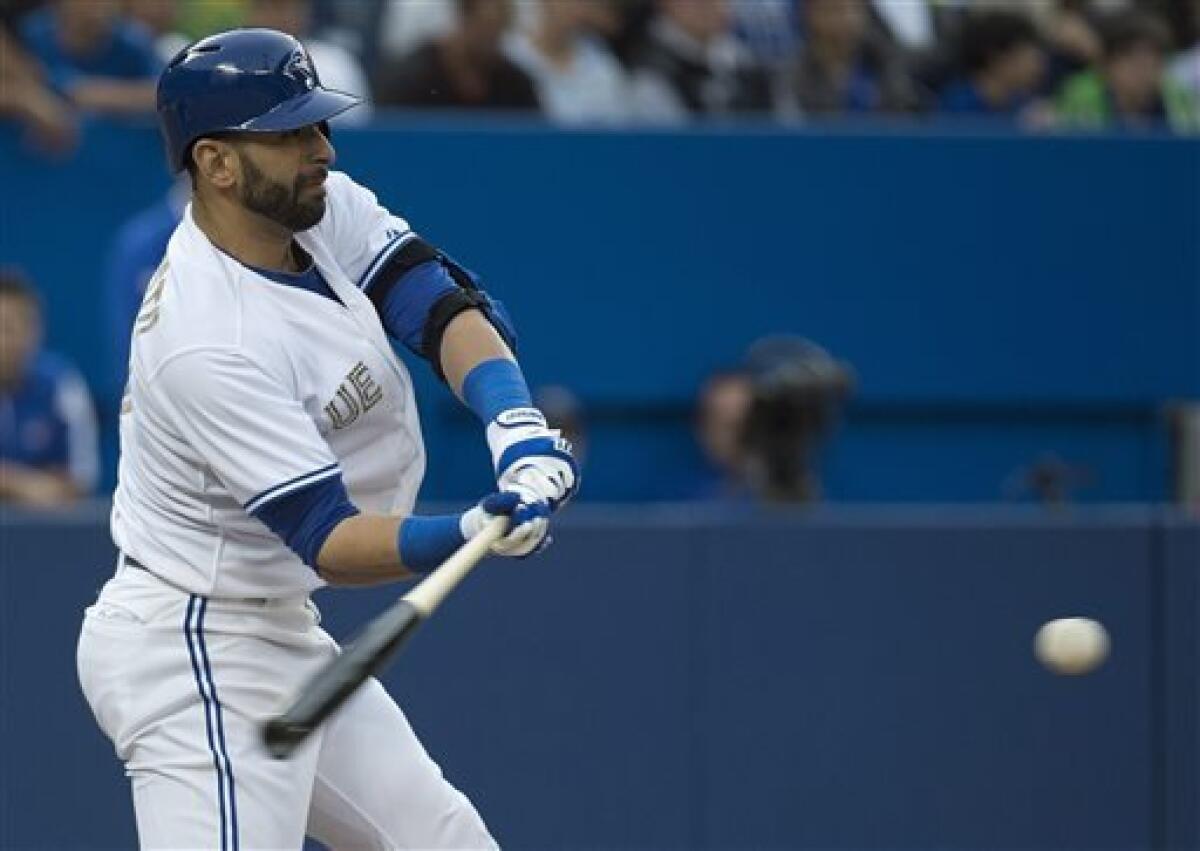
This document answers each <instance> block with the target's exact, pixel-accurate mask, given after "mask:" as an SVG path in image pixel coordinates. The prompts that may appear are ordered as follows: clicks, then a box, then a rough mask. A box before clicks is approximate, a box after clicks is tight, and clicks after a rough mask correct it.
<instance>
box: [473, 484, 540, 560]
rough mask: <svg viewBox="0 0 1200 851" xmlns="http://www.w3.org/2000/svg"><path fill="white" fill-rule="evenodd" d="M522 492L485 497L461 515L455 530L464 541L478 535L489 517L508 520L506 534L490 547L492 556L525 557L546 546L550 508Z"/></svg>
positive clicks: (527, 493)
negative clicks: (458, 530)
mask: <svg viewBox="0 0 1200 851" xmlns="http://www.w3.org/2000/svg"><path fill="white" fill-rule="evenodd" d="M522 490H523V489H521V490H518V489H514V490H507V491H501V492H500V493H494V494H491V495H490V496H486V497H484V498H483V500H481V501H480V503H479V504H478V505H476V506H475V507H474V508H472V509H470V510H468V511H467V512H466V513H464V514H463V516H462V518H461V519H460V520H459V529H460V530H461V532H462V536H463V538H464V539H465V540H468V541H469V540H471V539H472V538H474V537H475V536H476V535H478V534H479V533H480V532H481V531H483V528H484V527H485V526H486V525H487V524H488V522H489V521H490V520H491V519H492V518H493V517H500V516H503V517H508V518H510V519H509V526H508V534H507V535H505V536H504V537H503V538H501V539H500V540H499V541H497V542H496V543H494V544H492V547H491V551H492V552H493V553H495V554H496V555H501V556H515V557H517V558H525V557H526V556H531V555H533V554H534V553H539V552H541V551H542V550H544V549H546V547H548V546H550V542H551V541H552V540H553V539H552V538H551V537H550V535H549V534H548V533H549V531H550V511H551V509H550V505H549V503H548V502H546V500H544V499H537V498H535V497H534V496H533V494H532V493H530V492H528V491H525V492H522Z"/></svg>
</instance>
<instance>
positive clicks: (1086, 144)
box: [0, 0, 1200, 849]
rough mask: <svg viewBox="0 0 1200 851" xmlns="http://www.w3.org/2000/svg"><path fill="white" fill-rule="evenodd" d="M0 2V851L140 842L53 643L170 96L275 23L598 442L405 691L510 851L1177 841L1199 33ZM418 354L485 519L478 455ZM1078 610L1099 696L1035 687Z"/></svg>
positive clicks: (437, 478) (1057, 23) (1192, 835)
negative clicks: (548, 532) (186, 55)
mask: <svg viewBox="0 0 1200 851" xmlns="http://www.w3.org/2000/svg"><path fill="white" fill-rule="evenodd" d="M0 10H2V11H0V20H2V22H3V27H2V28H0V59H2V60H3V62H2V64H0V116H3V118H2V119H0V176H2V177H3V186H4V196H3V200H2V201H0V265H2V266H3V271H2V274H0V279H2V280H0V500H2V502H0V583H2V584H0V753H2V754H3V755H4V756H3V760H2V761H0V766H2V767H0V772H2V773H0V847H3V848H128V847H133V845H134V844H135V838H134V830H133V820H132V810H131V807H130V805H129V801H128V790H127V787H126V783H125V780H124V778H123V777H122V776H121V772H120V768H119V765H118V764H117V762H116V760H115V759H114V758H113V756H112V753H111V748H110V747H109V745H108V743H107V742H106V741H105V740H104V739H103V738H102V737H101V734H100V733H99V732H98V731H97V730H96V728H95V725H94V724H93V723H92V720H91V719H90V717H89V716H88V710H87V708H86V706H85V704H84V702H83V700H82V697H81V696H80V695H79V692H78V687H77V684H76V678H75V671H74V640H75V636H76V632H77V627H78V622H79V618H80V616H81V612H82V609H83V607H84V606H85V605H87V604H88V602H89V601H90V600H91V598H92V597H93V596H94V594H95V592H96V590H97V589H98V587H99V586H100V585H101V584H102V583H103V581H104V580H105V579H106V578H107V576H108V575H109V574H110V573H111V568H112V565H113V560H114V552H113V549H112V545H111V543H110V541H109V539H108V535H107V527H106V522H107V516H106V503H105V500H106V497H107V494H108V493H110V492H111V489H112V487H113V485H114V483H115V461H116V451H117V449H116V445H115V431H116V415H117V405H118V400H119V395H120V391H121V386H122V384H123V381H124V369H125V367H124V361H125V357H126V355H127V348H126V347H127V339H128V333H129V327H130V325H131V323H132V318H133V315H134V312H135V311H136V306H137V303H138V300H139V299H140V291H141V288H142V287H144V285H145V281H146V280H147V279H148V277H149V274H150V272H151V271H152V270H153V268H154V267H155V266H156V265H157V262H158V259H159V255H160V254H161V251H162V247H163V245H164V244H165V241H166V238H167V236H168V235H169V233H170V230H171V228H172V227H173V223H174V221H176V220H177V217H178V215H179V210H180V209H181V205H182V203H183V200H184V195H185V192H186V189H185V188H183V187H180V186H177V185H172V183H171V180H170V176H169V175H168V173H167V170H166V167H165V162H164V158H163V154H162V150H161V144H160V141H159V138H158V135H157V131H156V129H155V126H154V122H153V116H152V111H153V108H152V104H153V80H154V78H155V75H156V74H157V69H158V68H159V67H160V66H161V64H162V62H163V61H164V59H165V57H167V56H169V55H170V54H171V52H173V51H174V50H176V49H178V48H179V47H180V46H181V45H183V44H186V43H187V42H188V41H189V40H190V39H192V38H195V37H197V36H200V35H203V34H205V33H207V32H211V31H213V30H215V29H220V28H224V27H228V26H236V25H241V24H261V25H270V26H276V27H279V28H283V29H288V30H289V31H292V32H294V33H295V34H297V35H298V36H301V37H302V38H305V39H306V40H307V41H308V43H309V44H310V45H311V46H312V50H313V53H314V57H315V59H316V64H317V68H318V72H320V73H321V74H322V76H323V77H324V78H325V81H326V83H328V84H331V85H332V86H334V87H338V86H342V87H344V88H347V89H349V90H353V91H356V92H359V93H362V94H364V95H368V96H369V97H370V98H371V100H372V105H371V108H370V109H369V110H366V111H364V114H363V115H360V116H359V117H358V118H357V119H351V120H349V121H348V122H343V123H342V124H341V125H339V126H337V127H335V130H334V144H335V146H336V147H337V150H338V155H339V167H341V168H343V169H345V170H346V171H348V172H349V173H350V174H351V175H353V176H354V177H355V178H356V179H357V180H358V181H359V182H361V183H364V184H365V185H367V186H369V187H371V188H373V189H374V190H375V191H376V192H377V193H378V194H379V196H380V197H381V199H382V200H383V202H384V203H385V204H387V205H388V206H389V207H391V208H392V209H393V210H395V211H397V212H399V213H400V214H402V215H404V216H406V217H407V218H408V219H409V220H410V221H411V222H412V223H413V224H414V226H415V227H416V228H417V229H418V230H419V231H420V232H421V233H422V234H423V235H425V236H426V237H427V238H428V239H429V240H430V241H432V242H433V243H435V244H437V245H440V246H442V247H443V248H445V249H446V250H447V251H448V252H450V253H451V254H453V255H454V256H456V257H457V258H458V259H459V260H460V261H462V262H463V263H464V264H466V265H468V266H470V267H471V268H473V269H475V270H478V271H479V272H481V273H482V275H483V277H484V280H485V282H486V284H487V286H488V288H489V289H490V290H491V291H492V292H493V293H494V294H496V295H497V296H499V297H500V298H501V299H502V300H503V301H504V302H505V303H506V304H507V306H508V307H509V309H510V311H511V312H512V313H513V315H514V316H515V317H516V319H517V322H518V327H519V329H520V332H521V360H522V363H523V365H524V368H525V372H526V374H527V376H529V378H530V380H531V383H533V384H535V385H536V386H537V387H538V393H539V400H540V402H541V404H542V405H543V406H544V408H545V409H546V410H547V411H548V412H549V413H550V414H551V416H552V417H553V418H554V419H556V420H557V422H558V423H559V424H560V425H561V426H562V427H563V428H564V429H566V430H568V431H569V432H570V433H571V434H572V436H573V437H574V439H575V440H576V443H577V444H578V445H579V446H580V447H581V448H582V452H583V481H584V485H583V491H582V493H581V496H580V498H579V500H578V502H577V504H575V505H573V506H572V507H571V509H570V510H569V511H568V512H567V513H566V514H565V515H564V516H563V517H562V519H561V522H559V524H558V530H557V531H556V533H555V534H556V544H555V546H554V547H553V548H552V549H551V550H550V551H549V552H548V553H547V554H546V556H545V557H543V558H540V559H539V560H538V561H536V562H533V563H530V564H520V565H515V566H514V565H499V564H497V565H494V566H493V567H492V569H488V570H484V571H482V572H481V573H480V574H478V575H477V576H475V577H474V578H473V579H472V581H471V582H470V583H469V584H468V586H467V587H466V588H464V589H463V590H462V592H461V594H460V596H458V597H456V598H455V599H454V600H452V601H451V603H450V604H449V605H448V606H447V608H446V609H445V610H444V614H442V615H439V619H438V621H437V623H436V624H435V625H433V626H431V627H430V628H429V629H428V630H427V631H426V632H425V633H423V634H422V635H421V637H420V638H419V639H418V640H417V641H416V642H415V643H414V645H413V646H412V648H411V650H410V651H409V652H408V653H407V654H406V655H405V656H404V657H403V658H402V659H401V660H400V661H399V663H398V664H397V665H396V666H395V667H394V668H393V669H392V670H391V671H390V672H389V674H388V676H387V678H386V679H387V682H388V685H389V687H390V688H391V689H392V690H393V692H394V693H395V694H396V695H397V697H398V698H399V700H400V702H401V704H402V705H403V706H404V707H405V708H406V710H407V711H408V712H409V714H410V717H411V718H412V720H413V722H414V725H415V726H416V728H417V729H418V731H419V732H420V734H421V735H422V737H423V739H424V741H425V742H426V744H427V746H428V747H429V749H430V750H431V752H432V753H433V754H434V755H435V757H437V758H438V759H439V761H440V762H441V763H442V765H443V767H444V768H445V770H446V772H447V774H448V775H449V776H450V778H451V779H452V780H453V781H454V782H455V783H456V784H458V785H460V786H461V787H462V788H463V789H464V790H465V791H467V792H468V793H469V794H470V795H471V796H472V798H473V799H474V800H475V801H476V802H477V803H478V805H479V806H480V808H481V810H482V811H483V813H484V814H485V816H486V817H487V819H488V821H489V823H491V825H492V826H493V828H494V831H495V833H496V835H497V837H498V838H499V839H500V841H501V843H502V844H503V845H504V846H505V847H507V848H520V849H534V848H537V849H584V848H588V849H602V848H603V849H608V848H612V849H617V848H622V849H635V848H636V849H685V848H708V849H733V848H744V849H749V848H756V849H818V848H822V849H824V848H838V849H868V848H869V849H889V848H892V849H894V848H912V849H917V848H920V849H932V848H945V849H950V848H954V849H985V848H986V849H1084V848H1106V849H1118V848H1119V849H1134V848H1162V849H1168V848H1169V849H1185V848H1200V815H1198V814H1200V714H1198V713H1200V678H1198V676H1197V671H1198V667H1200V589H1198V587H1197V573H1198V569H1200V137H1198V136H1197V135H1196V132H1197V130H1200V117H1198V116H1200V113H1198V112H1197V108H1196V102H1197V98H1200V2H1193V0H1160V2H1152V0H1146V2H1135V0H1024V1H1023V0H730V2H725V1H724V0H518V2H514V3H512V4H509V3H506V2H502V0H474V2H458V0H324V1H323V2H312V3H309V2H306V1H305V0H178V2H167V1H166V0H125V2H106V0H53V2H36V0H34V1H33V2H30V0H4V2H3V3H0ZM464 57H465V58H464ZM431 81H434V82H431ZM455 81H457V82H455ZM464 81H465V82H464ZM410 366H411V368H412V370H413V373H414V375H415V376H416V379H417V384H418V398H419V399H421V400H422V420H423V424H424V428H425V437H426V443H427V449H428V453H429V473H428V476H427V479H426V485H425V488H424V490H423V500H424V501H425V503H426V504H427V505H433V504H435V503H438V504H453V505H461V504H464V503H466V502H467V501H469V500H472V499H474V498H475V497H477V496H478V495H479V494H480V493H483V492H485V491H486V490H487V489H488V488H489V486H490V477H489V471H488V459H487V453H486V447H485V445H484V442H483V440H482V436H481V435H480V434H478V427H477V425H476V423H475V422H474V420H473V419H472V418H471V417H470V415H469V414H467V413H465V412H464V411H463V410H461V409H460V407H459V406H458V405H457V403H456V402H454V400H453V399H452V398H451V397H450V396H449V394H448V393H446V392H445V390H444V389H443V388H441V387H440V385H438V384H437V382H436V380H435V379H434V378H433V377H432V375H431V374H430V373H429V371H428V369H427V368H425V366H424V365H423V364H421V363H419V362H416V363H410ZM85 387H86V388H87V389H86V390H85V389H84V388H85ZM390 597H391V594H390V593H389V592H387V591H373V592H362V591H359V592H341V591H339V592H325V593H323V594H321V595H319V597H318V603H319V604H320V605H321V607H322V609H323V611H324V612H325V614H326V620H327V623H328V625H329V629H330V631H331V632H333V633H334V634H335V636H338V637H341V638H345V637H347V636H348V635H350V634H351V633H352V632H353V629H354V628H355V626H356V625H357V624H360V623H362V622H363V620H364V619H365V618H366V617H368V616H369V615H370V614H372V613H374V612H375V611H378V610H379V609H381V608H382V607H383V606H384V605H386V603H387V602H388V601H389V600H390ZM498 597H504V598H507V599H523V600H527V603H526V606H527V611H526V612H524V617H523V618H521V619H520V620H519V621H518V620H513V619H511V618H502V617H500V616H499V615H498V613H497V611H496V608H495V607H494V606H492V605H491V601H493V600H494V599H496V598H498ZM507 609H508V607H506V610H507ZM1065 615H1085V616H1089V617H1094V618H1097V619H1099V620H1101V621H1102V622H1103V623H1105V624H1106V626H1107V627H1108V629H1109V631H1110V633H1111V635H1112V638H1113V642H1114V644H1113V653H1112V656H1111V658H1110V659H1109V660H1108V661H1107V663H1106V664H1105V665H1104V666H1103V667H1102V668H1101V669H1100V670H1099V671H1098V672H1096V673H1094V674H1091V675H1089V676H1086V677H1080V678H1062V677H1056V676H1053V675H1051V674H1050V673H1048V672H1047V671H1045V670H1043V669H1041V668H1040V667H1039V666H1038V665H1037V663H1036V661H1035V660H1034V658H1033V655H1032V652H1031V645H1032V640H1033V635H1034V632H1035V631H1036V629H1037V628H1038V626H1039V625H1040V624H1041V623H1043V622H1044V621H1046V620H1048V619H1051V618H1055V617H1060V616H1065Z"/></svg>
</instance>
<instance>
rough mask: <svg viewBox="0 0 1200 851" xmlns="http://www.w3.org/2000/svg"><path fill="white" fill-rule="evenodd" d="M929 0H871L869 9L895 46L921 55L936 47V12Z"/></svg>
mask: <svg viewBox="0 0 1200 851" xmlns="http://www.w3.org/2000/svg"><path fill="white" fill-rule="evenodd" d="M940 5H943V4H936V3H930V2H929V0H907V2H904V3H897V2H895V0H871V8H872V10H873V11H874V12H875V14H876V16H877V17H878V18H879V20H880V22H881V23H882V24H883V26H884V27H886V28H887V31H888V32H889V33H890V34H891V35H892V37H893V38H895V40H896V43H897V44H899V45H900V46H901V47H902V48H903V49H904V50H906V51H908V52H910V53H924V52H926V51H929V50H931V49H932V48H933V47H934V46H935V45H936V40H937V37H938V25H937V14H936V12H937V9H936V8H935V6H940Z"/></svg>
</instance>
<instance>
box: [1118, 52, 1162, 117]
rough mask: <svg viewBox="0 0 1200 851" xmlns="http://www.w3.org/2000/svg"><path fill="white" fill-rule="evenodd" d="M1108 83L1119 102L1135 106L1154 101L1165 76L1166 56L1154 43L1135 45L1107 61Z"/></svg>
mask: <svg viewBox="0 0 1200 851" xmlns="http://www.w3.org/2000/svg"><path fill="white" fill-rule="evenodd" d="M1107 72H1108V73H1107V76H1108V83H1109V85H1110V86H1112V89H1113V94H1114V95H1115V96H1116V99H1117V101H1118V103H1120V104H1122V105H1125V106H1127V107H1132V108H1134V109H1142V108H1145V107H1148V106H1149V105H1150V104H1152V103H1153V102H1154V100H1155V98H1156V97H1157V96H1158V91H1159V86H1160V85H1161V80H1162V75H1163V56H1162V54H1161V53H1160V52H1159V51H1158V50H1157V49H1156V48H1155V47H1153V46H1152V45H1149V44H1144V45H1138V46H1137V47H1134V48H1131V49H1130V50H1127V51H1125V52H1124V53H1122V54H1120V55H1119V56H1114V57H1113V58H1112V59H1110V60H1109V61H1108V63H1107Z"/></svg>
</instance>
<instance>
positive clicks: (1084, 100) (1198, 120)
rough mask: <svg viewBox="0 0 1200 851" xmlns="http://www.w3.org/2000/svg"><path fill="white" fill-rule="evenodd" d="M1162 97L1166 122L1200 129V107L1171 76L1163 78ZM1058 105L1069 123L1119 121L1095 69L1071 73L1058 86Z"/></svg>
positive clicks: (1088, 125)
mask: <svg viewBox="0 0 1200 851" xmlns="http://www.w3.org/2000/svg"><path fill="white" fill-rule="evenodd" d="M1162 101H1163V106H1164V108H1165V109H1166V113H1167V123H1168V124H1169V125H1170V126H1171V129H1172V130H1174V131H1175V132H1177V133H1197V132H1200V107H1198V106H1197V104H1196V101H1195V99H1194V98H1193V97H1192V95H1191V93H1190V92H1189V91H1188V90H1187V89H1184V88H1182V87H1180V86H1179V85H1177V84H1176V83H1175V82H1174V81H1173V80H1171V79H1170V78H1164V79H1163V81H1162ZM1055 108H1056V111H1057V112H1058V116H1059V118H1060V119H1061V120H1062V122H1063V123H1064V124H1065V125H1067V126H1070V127H1082V128H1089V129H1096V130H1099V129H1103V128H1106V127H1112V126H1113V125H1114V124H1116V123H1117V122H1116V116H1115V115H1114V114H1113V108H1112V96H1111V95H1110V94H1109V91H1108V86H1107V84H1106V83H1105V82H1104V77H1103V76H1102V75H1101V74H1100V73H1099V72H1098V71H1095V70H1092V71H1083V72H1081V73H1079V74H1075V75H1074V76H1072V77H1069V78H1068V79H1067V81H1066V82H1065V83H1063V85H1062V88H1061V89H1060V90H1059V93H1058V97H1057V98H1056V100H1055Z"/></svg>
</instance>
